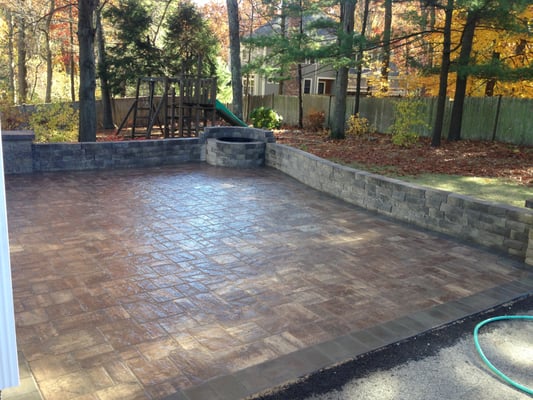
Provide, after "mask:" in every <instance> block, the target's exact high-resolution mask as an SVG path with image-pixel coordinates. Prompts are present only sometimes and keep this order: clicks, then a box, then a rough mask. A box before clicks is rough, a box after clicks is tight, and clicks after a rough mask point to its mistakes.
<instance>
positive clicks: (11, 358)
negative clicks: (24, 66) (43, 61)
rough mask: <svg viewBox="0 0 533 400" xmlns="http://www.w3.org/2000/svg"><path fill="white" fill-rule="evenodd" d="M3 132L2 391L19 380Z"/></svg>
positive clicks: (0, 164)
mask: <svg viewBox="0 0 533 400" xmlns="http://www.w3.org/2000/svg"><path fill="white" fill-rule="evenodd" d="M1 135H2V127H1V126H0V393H1V391H2V389H5V388H8V387H12V386H18V384H19V371H18V358H17V341H16V336H15V310H14V307H13V288H12V284H11V265H10V260H9V236H8V230H7V209H6V192H5V181H4V157H3V155H4V151H3V149H2V139H1Z"/></svg>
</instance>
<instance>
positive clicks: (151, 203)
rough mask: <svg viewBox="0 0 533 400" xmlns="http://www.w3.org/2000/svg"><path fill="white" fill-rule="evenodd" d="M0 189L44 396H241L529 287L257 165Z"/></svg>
mask: <svg viewBox="0 0 533 400" xmlns="http://www.w3.org/2000/svg"><path fill="white" fill-rule="evenodd" d="M6 186H7V188H6V189H7V199H8V218H9V228H10V244H11V251H12V254H11V256H12V270H13V285H14V297H15V307H16V322H17V333H18V346H19V352H20V354H21V355H22V356H23V357H22V361H23V365H24V366H26V367H27V368H28V369H27V372H28V376H27V379H28V380H29V381H31V382H33V381H35V382H36V384H37V387H38V391H39V393H40V394H41V395H42V398H43V399H46V400H71V399H76V400H89V399H91V400H97V399H98V400H108V399H207V400H211V399H239V398H244V397H247V396H251V395H253V394H255V393H259V392H261V391H264V390H266V389H268V388H270V387H273V386H275V385H279V384H283V383H284V382H286V381H287V380H291V379H296V378H297V377H299V376H302V375H305V374H308V373H310V372H312V371H313V370H316V369H319V368H324V367H327V366H330V365H333V364H336V363H339V362H342V361H343V360H347V359H350V358H353V357H355V356H356V355H358V354H361V353H362V352H366V351H369V350H372V349H374V348H376V347H380V346H383V345H386V344H389V343H392V342H394V341H396V340H401V339H405V338H407V337H410V336H412V335H415V334H417V333H418V332H421V331H423V330H426V329H429V328H431V327H434V326H437V325H440V324H443V323H446V322H450V321H453V320H455V319H458V318H461V317H463V316H465V315H468V314H469V313H473V312H476V311H480V310H481V309H484V308H488V307H491V306H493V305H496V304H500V303H502V302H504V301H507V300H510V299H512V298H515V297H517V296H520V295H521V294H523V293H526V292H528V291H531V290H532V289H533V279H532V278H531V273H530V272H528V271H527V267H525V266H524V265H523V264H521V263H519V262H516V261H513V260H510V259H508V258H506V257H503V256H500V255H498V254H494V253H491V252H487V251H485V250H482V249H479V248H475V247H471V246H469V245H467V244H464V243H459V242H457V241H455V240H453V239H452V238H446V237H443V236H440V235H436V234H433V233H428V232H426V231H421V230H418V229H414V228H412V227H409V226H406V225H402V224H398V223H395V222H392V221H390V220H387V219H384V218H381V217H378V216H376V215H374V214H372V213H369V212H366V211H363V210H361V209H358V208H355V207H353V206H350V205H348V204H346V203H343V202H342V201H339V200H336V199H334V198H332V197H329V196H327V195H324V194H321V193H320V192H317V191H315V190H312V189H309V188H308V187H306V186H304V185H302V184H300V183H298V182H296V181H294V180H292V179H291V178H288V177H286V176H285V175H283V174H282V173H280V172H278V171H276V170H274V169H270V168H264V169H254V170H235V169H224V168H215V167H210V166H207V165H205V164H187V165H183V166H179V167H168V168H158V169H156V168H154V169H145V170H110V171H103V172H75V173H74V172H73V173H47V174H34V175H18V176H8V177H7V182H6ZM10 393H14V392H10V391H9V390H6V391H5V393H4V394H5V398H6V399H8V398H9V396H10ZM11 396H12V397H11V398H15V396H17V395H16V394H11ZM20 398H24V397H20Z"/></svg>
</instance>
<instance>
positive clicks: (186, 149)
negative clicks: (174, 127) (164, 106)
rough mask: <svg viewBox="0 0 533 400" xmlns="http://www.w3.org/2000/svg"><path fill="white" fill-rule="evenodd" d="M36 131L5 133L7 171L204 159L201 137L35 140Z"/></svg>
mask: <svg viewBox="0 0 533 400" xmlns="http://www.w3.org/2000/svg"><path fill="white" fill-rule="evenodd" d="M33 139H34V134H33V132H20V133H19V132H3V133H2V143H3V147H4V170H5V173H6V174H13V173H29V172H47V171H67V170H71V171H72V170H94V169H106V168H142V167H156V166H161V165H174V164H181V163H187V162H200V161H202V156H203V145H202V144H201V143H200V140H199V139H198V138H179V139H165V140H130V141H123V142H98V143H32V140H33Z"/></svg>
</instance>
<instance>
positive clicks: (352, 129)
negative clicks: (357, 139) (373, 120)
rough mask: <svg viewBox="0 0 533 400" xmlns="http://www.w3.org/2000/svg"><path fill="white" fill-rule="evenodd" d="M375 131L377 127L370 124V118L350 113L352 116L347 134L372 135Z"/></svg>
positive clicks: (349, 119)
mask: <svg viewBox="0 0 533 400" xmlns="http://www.w3.org/2000/svg"><path fill="white" fill-rule="evenodd" d="M375 131H376V129H375V128H374V127H373V126H372V125H370V122H369V121H368V119H366V118H364V117H360V116H359V114H356V115H350V118H348V123H347V127H346V135H347V136H362V135H370V134H371V133H373V132H375Z"/></svg>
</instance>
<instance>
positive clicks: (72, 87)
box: [68, 4, 76, 103]
mask: <svg viewBox="0 0 533 400" xmlns="http://www.w3.org/2000/svg"><path fill="white" fill-rule="evenodd" d="M68 10H69V23H68V25H69V36H70V37H69V45H70V49H69V52H70V59H69V64H70V99H71V100H72V102H73V103H74V102H75V101H76V85H75V83H76V82H75V80H76V78H75V77H76V74H75V63H74V23H73V16H72V4H70V6H69V8H68Z"/></svg>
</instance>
